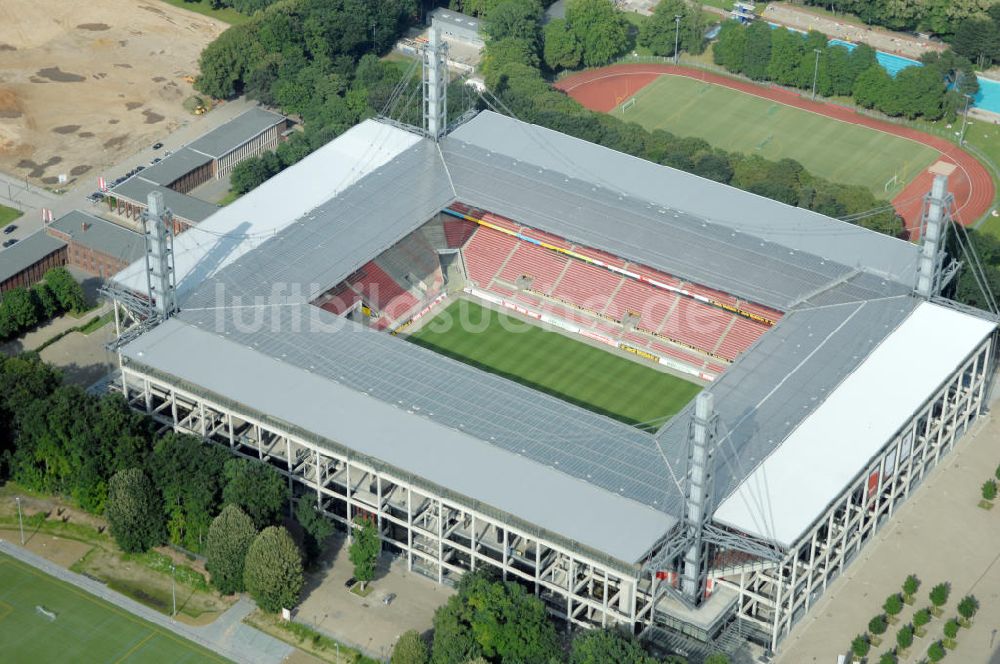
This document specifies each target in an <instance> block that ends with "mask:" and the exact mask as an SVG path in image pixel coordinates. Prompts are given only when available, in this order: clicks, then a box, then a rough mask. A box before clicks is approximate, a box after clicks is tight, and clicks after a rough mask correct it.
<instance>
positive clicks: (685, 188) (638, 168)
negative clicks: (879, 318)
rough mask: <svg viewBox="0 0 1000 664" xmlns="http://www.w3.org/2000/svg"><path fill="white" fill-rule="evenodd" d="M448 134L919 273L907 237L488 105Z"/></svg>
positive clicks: (852, 262) (861, 260) (649, 197)
mask: <svg viewBox="0 0 1000 664" xmlns="http://www.w3.org/2000/svg"><path fill="white" fill-rule="evenodd" d="M449 139H455V140H458V141H465V142H468V143H471V144H474V145H477V146H479V147H481V148H484V149H486V150H489V151H491V152H494V153H498V154H502V155H506V156H507V157H509V158H511V159H517V160H520V161H524V162H528V163H530V164H533V165H536V166H540V167H541V168H543V169H546V170H552V171H556V172H558V173H562V174H566V175H568V176H570V177H572V178H577V179H580V180H583V181H586V182H589V183H592V186H594V187H595V188H597V189H601V188H606V189H609V190H611V191H613V192H615V193H621V194H626V195H628V196H633V197H635V198H637V199H638V200H640V201H649V202H652V203H655V204H657V205H661V206H664V207H669V208H673V209H675V211H676V210H681V211H684V212H687V213H689V214H690V215H692V216H693V217H695V218H697V219H699V220H704V221H708V222H716V223H719V224H721V225H723V226H726V227H729V228H732V229H734V230H739V231H743V232H745V233H749V234H751V235H754V236H757V237H760V238H763V239H765V240H770V241H773V242H776V243H778V244H780V245H783V246H785V247H788V248H789V249H793V250H796V251H805V252H808V253H811V254H814V255H816V256H819V257H822V258H825V259H828V260H833V261H836V262H838V263H841V264H843V265H846V266H848V267H855V266H858V265H861V266H864V267H865V268H866V269H867V270H869V271H871V272H875V273H878V274H880V275H882V276H886V277H889V278H892V279H895V280H896V281H899V282H900V283H903V284H906V285H907V286H909V285H912V284H913V283H914V280H915V275H916V264H917V247H916V246H915V245H913V244H911V243H909V242H906V241H905V240H899V239H896V238H891V237H888V236H886V235H881V234H879V233H875V232H873V231H869V230H867V229H864V228H861V227H860V226H855V225H853V224H849V223H847V222H842V221H837V220H835V219H831V218H830V217H826V216H823V215H821V214H817V213H815V212H810V211H808V210H803V209H801V208H796V207H793V206H790V205H785V204H784V203H779V202H777V201H773V200H770V199H768V198H764V197H762V196H758V195H756V194H751V193H749V192H745V191H742V190H740V189H736V188H735V187H730V186H727V185H723V184H719V183H717V182H713V181H711V180H706V179H704V178H701V177H698V176H697V175H692V174H690V173H685V172H683V171H679V170H677V169H674V168H670V167H667V166H659V165H657V164H654V163H652V162H649V161H646V160H645V159H640V158H638V157H632V156H630V155H627V154H624V153H622V152H617V151H615V150H611V149H610V148H605V147H601V146H599V145H595V144H593V143H588V142H587V141H583V140H580V139H577V138H573V137H572V136H567V135H565V134H561V133H559V132H557V131H553V130H551V129H546V128H544V127H539V126H537V125H532V124H528V123H524V122H519V121H517V120H513V119H511V118H508V117H506V116H503V115H499V114H497V113H493V112H490V111H484V112H482V113H480V114H479V115H477V116H476V117H475V118H473V119H472V120H470V121H469V122H467V123H466V124H464V125H462V126H461V127H459V128H458V129H456V130H455V131H454V132H453V133H452V134H451V135H450V137H449ZM446 142H447V141H446ZM654 267H655V266H654Z"/></svg>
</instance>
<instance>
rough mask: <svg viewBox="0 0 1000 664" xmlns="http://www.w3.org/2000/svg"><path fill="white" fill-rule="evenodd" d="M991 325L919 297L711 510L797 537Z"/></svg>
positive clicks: (747, 525) (729, 520)
mask: <svg viewBox="0 0 1000 664" xmlns="http://www.w3.org/2000/svg"><path fill="white" fill-rule="evenodd" d="M994 328H995V326H994V325H993V324H992V323H990V322H987V321H985V320H982V319H980V318H976V317H974V316H970V315H968V314H965V313H961V312H958V311H955V310H953V309H949V308H946V307H942V306H939V305H936V304H930V303H927V302H924V303H921V304H920V305H918V306H917V308H916V309H915V310H914V311H913V312H912V313H911V314H910V315H909V317H908V318H907V319H906V320H905V321H903V322H902V323H901V324H900V325H899V327H897V328H896V329H895V330H894V331H893V332H892V333H891V334H889V335H888V336H887V337H886V338H885V339H884V340H883V341H882V343H881V344H879V346H878V347H877V348H875V350H873V351H872V352H871V353H870V354H869V355H868V357H867V358H866V359H865V360H864V361H863V362H861V364H860V365H859V366H858V367H857V368H855V370H854V371H853V372H852V373H851V374H850V375H848V376H847V377H846V378H845V379H844V380H843V381H842V382H841V383H840V385H838V386H837V388H836V389H835V390H834V391H833V392H832V393H831V394H830V395H829V396H828V397H827V398H826V400H825V401H823V403H822V404H820V405H819V406H817V407H816V409H815V410H814V411H813V412H812V413H811V414H810V415H808V416H807V417H806V418H805V419H804V420H802V421H801V422H800V423H799V425H798V427H797V428H796V429H795V430H794V431H792V433H791V434H790V435H789V436H788V437H787V438H786V439H785V441H784V442H783V443H782V444H781V445H780V446H778V447H777V448H776V449H775V450H774V452H772V453H771V455H770V456H768V457H767V458H766V459H765V460H764V461H763V462H762V463H761V464H760V465H759V466H757V468H756V469H754V470H753V472H752V473H750V474H749V476H748V477H747V478H746V479H745V480H744V481H743V482H742V483H741V484H740V486H739V488H738V489H737V490H736V491H735V492H734V493H733V494H732V495H730V496H729V497H728V498H727V499H726V500H725V501H724V502H723V503H722V504H721V505H720V506H719V508H718V509H717V510H716V513H715V519H716V520H717V521H718V522H720V523H724V524H728V525H730V526H733V527H735V528H738V529H739V530H741V531H744V532H747V533H750V534H753V535H757V536H760V537H763V538H765V539H767V540H770V541H773V542H777V543H779V544H783V545H786V546H787V545H791V544H792V543H793V542H795V541H796V540H797V539H798V537H799V536H800V535H801V534H802V533H803V532H804V531H805V530H806V529H807V528H808V527H809V526H810V525H811V524H812V523H813V522H814V521H815V520H816V519H817V518H818V516H819V515H821V514H822V513H823V511H824V510H825V509H826V508H827V506H828V505H829V504H830V503H831V502H832V501H833V500H834V499H835V498H836V497H837V496H838V495H840V494H841V493H842V492H843V491H844V488H845V487H846V486H847V485H848V483H849V482H850V481H851V479H852V478H854V477H855V476H857V475H858V473H859V472H861V469H862V468H863V467H864V464H865V463H867V461H868V460H869V459H870V458H872V457H873V456H874V455H875V454H876V453H877V452H878V451H879V449H881V448H882V446H884V445H885V443H886V442H887V441H888V440H889V439H891V438H892V437H893V436H894V435H896V434H897V433H898V432H899V430H900V429H901V428H902V427H903V426H905V425H906V423H907V422H908V421H909V420H910V418H911V417H913V414H914V413H915V412H916V411H917V410H918V409H919V408H920V407H921V406H922V405H923V404H924V402H925V401H926V400H927V399H928V398H929V396H930V395H932V394H933V393H934V391H936V390H937V389H939V388H940V387H941V385H942V384H943V383H944V382H945V381H946V380H947V379H948V377H949V376H951V375H952V374H953V373H954V372H955V370H956V369H957V368H958V367H959V366H960V365H961V363H962V362H963V361H964V360H965V359H966V358H967V357H968V356H969V355H970V354H971V353H973V352H974V351H975V349H976V348H977V347H978V346H979V345H980V344H981V343H982V342H983V340H984V339H985V338H986V336H987V335H989V334H990V333H991V332H992V331H993V330H994Z"/></svg>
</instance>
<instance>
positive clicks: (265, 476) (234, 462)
mask: <svg viewBox="0 0 1000 664" xmlns="http://www.w3.org/2000/svg"><path fill="white" fill-rule="evenodd" d="M222 474H223V477H224V479H225V486H224V487H223V489H222V500H223V502H224V503H225V504H227V505H239V506H240V507H241V508H242V509H243V511H244V512H246V513H247V516H249V517H250V518H251V519H253V522H254V525H256V526H257V527H258V528H264V527H266V526H269V525H273V524H275V523H277V521H278V515H279V514H280V513H281V508H282V506H283V505H284V504H285V500H286V499H287V497H288V487H287V485H286V484H285V479H284V478H283V477H282V476H281V475H280V474H279V473H278V471H277V470H275V469H274V468H272V467H271V466H269V465H267V464H266V463H264V462H262V461H251V460H249V459H230V460H228V461H226V464H225V466H224V467H223V471H222Z"/></svg>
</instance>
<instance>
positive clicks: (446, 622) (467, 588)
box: [431, 570, 560, 664]
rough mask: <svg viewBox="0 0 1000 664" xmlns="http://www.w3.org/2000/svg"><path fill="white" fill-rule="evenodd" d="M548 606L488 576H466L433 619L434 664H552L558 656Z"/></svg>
mask: <svg viewBox="0 0 1000 664" xmlns="http://www.w3.org/2000/svg"><path fill="white" fill-rule="evenodd" d="M559 652H560V651H559V645H558V639H557V637H556V632H555V627H554V626H553V625H552V623H551V621H549V619H548V615H547V612H546V609H545V605H544V604H543V603H542V601H541V600H539V599H538V598H537V597H534V596H531V595H528V593H527V591H525V589H524V588H523V587H521V586H520V585H518V584H515V583H505V582H502V581H498V580H496V579H495V577H494V576H493V574H492V572H491V571H490V570H477V571H475V572H469V573H467V574H465V575H464V576H463V577H462V578H461V580H459V582H458V592H457V593H456V594H455V595H453V596H452V597H450V598H449V599H448V602H447V603H446V604H445V605H444V606H442V607H440V608H439V609H438V610H437V611H436V612H435V614H434V645H433V647H432V649H431V661H432V662H434V664H447V663H450V662H465V661H467V660H469V659H472V658H475V657H480V656H481V657H484V658H485V659H487V660H489V661H496V662H500V661H504V662H506V661H510V662H548V661H549V660H550V658H552V657H555V656H557V655H558V654H559Z"/></svg>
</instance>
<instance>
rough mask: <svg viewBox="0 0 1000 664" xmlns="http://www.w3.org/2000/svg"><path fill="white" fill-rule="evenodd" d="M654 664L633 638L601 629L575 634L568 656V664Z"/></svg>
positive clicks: (652, 658)
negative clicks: (613, 663)
mask: <svg viewBox="0 0 1000 664" xmlns="http://www.w3.org/2000/svg"><path fill="white" fill-rule="evenodd" d="M605 662H615V663H616V664H656V658H654V657H651V656H650V655H649V654H648V653H647V652H646V651H645V650H643V648H642V646H641V645H640V644H639V643H638V641H636V640H635V639H634V638H631V637H629V636H626V635H625V634H622V633H621V632H618V631H615V630H611V629H603V630H587V631H584V632H580V633H578V634H577V636H576V638H574V639H573V644H572V647H571V650H570V655H569V664H605Z"/></svg>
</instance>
